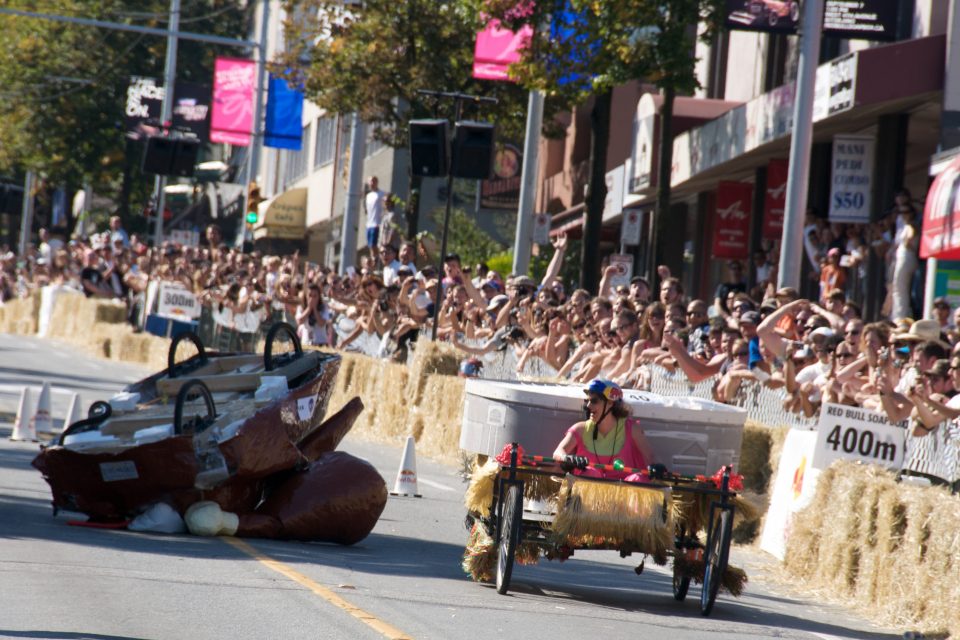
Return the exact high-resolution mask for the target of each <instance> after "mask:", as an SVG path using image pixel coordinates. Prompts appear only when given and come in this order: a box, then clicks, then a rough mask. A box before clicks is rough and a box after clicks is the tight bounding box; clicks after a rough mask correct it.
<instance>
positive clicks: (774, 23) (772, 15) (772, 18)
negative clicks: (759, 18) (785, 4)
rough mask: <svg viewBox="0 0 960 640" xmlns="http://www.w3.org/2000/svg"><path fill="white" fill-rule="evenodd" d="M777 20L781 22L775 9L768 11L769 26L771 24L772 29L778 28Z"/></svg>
mask: <svg viewBox="0 0 960 640" xmlns="http://www.w3.org/2000/svg"><path fill="white" fill-rule="evenodd" d="M777 20H779V16H778V15H777V12H776V11H774V10H773V9H767V24H769V25H770V26H771V27H775V26H777Z"/></svg>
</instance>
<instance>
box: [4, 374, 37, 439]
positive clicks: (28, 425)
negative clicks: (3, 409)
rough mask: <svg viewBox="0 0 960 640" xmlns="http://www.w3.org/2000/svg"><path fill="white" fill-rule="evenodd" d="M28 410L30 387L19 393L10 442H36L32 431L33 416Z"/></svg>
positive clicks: (35, 435) (35, 436)
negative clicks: (18, 402)
mask: <svg viewBox="0 0 960 640" xmlns="http://www.w3.org/2000/svg"><path fill="white" fill-rule="evenodd" d="M31 413H32V411H31V409H30V387H24V388H23V391H21V392H20V404H19V406H17V418H16V420H14V422H13V433H11V434H10V439H11V440H31V441H33V442H36V441H37V432H36V431H35V430H34V429H33V416H32V415H31Z"/></svg>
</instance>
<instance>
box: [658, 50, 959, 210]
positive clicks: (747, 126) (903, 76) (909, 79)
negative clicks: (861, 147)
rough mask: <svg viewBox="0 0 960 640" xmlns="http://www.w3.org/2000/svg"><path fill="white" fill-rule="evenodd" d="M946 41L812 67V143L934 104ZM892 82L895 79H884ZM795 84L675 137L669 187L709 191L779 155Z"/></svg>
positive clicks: (871, 52) (940, 82)
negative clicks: (814, 79)
mask: <svg viewBox="0 0 960 640" xmlns="http://www.w3.org/2000/svg"><path fill="white" fill-rule="evenodd" d="M945 47H946V38H945V36H931V37H927V38H918V39H914V40H906V41H903V42H898V43H895V44H891V45H886V46H882V47H876V48H872V49H863V50H861V51H857V52H855V53H851V54H848V55H845V56H841V57H839V58H837V59H835V60H832V61H830V62H828V63H826V64H823V65H820V67H819V68H818V69H817V83H816V95H815V97H814V115H813V121H814V123H815V127H814V138H815V140H829V139H830V138H831V137H832V135H833V134H835V133H849V132H851V131H857V130H860V129H864V128H867V127H869V126H871V125H873V124H875V123H876V119H877V117H878V116H880V115H883V114H885V113H904V112H906V111H910V110H912V109H915V108H917V107H919V106H921V105H924V104H926V103H929V102H935V101H936V99H937V95H938V93H939V92H941V91H942V90H943V78H944V57H945ZM892 78H895V79H896V81H895V82H893V81H891V79H892ZM795 98H796V96H795V91H794V85H793V84H789V85H784V86H781V87H778V88H777V89H774V90H773V91H770V92H768V93H765V94H763V95H761V96H758V97H756V98H754V99H753V100H751V101H749V102H747V103H745V104H743V105H741V106H738V107H736V108H734V109H731V110H730V111H728V112H726V113H724V114H723V115H721V116H720V117H718V118H716V119H715V120H711V121H710V122H708V123H707V124H705V125H703V126H701V127H697V128H694V129H691V130H689V131H687V132H685V133H682V134H680V135H678V136H676V138H675V139H674V146H673V171H672V175H671V184H672V185H673V186H674V187H675V188H679V189H680V190H682V191H696V190H699V189H703V188H710V187H711V186H712V185H713V184H715V183H716V181H717V180H720V179H729V178H731V177H734V176H733V175H732V174H735V173H736V172H738V171H743V172H747V171H750V170H751V169H752V168H755V167H756V166H758V165H759V164H762V163H763V162H764V161H765V160H766V159H769V158H772V157H777V156H784V155H786V152H787V151H788V150H789V147H790V134H791V132H792V131H793V109H794V102H795Z"/></svg>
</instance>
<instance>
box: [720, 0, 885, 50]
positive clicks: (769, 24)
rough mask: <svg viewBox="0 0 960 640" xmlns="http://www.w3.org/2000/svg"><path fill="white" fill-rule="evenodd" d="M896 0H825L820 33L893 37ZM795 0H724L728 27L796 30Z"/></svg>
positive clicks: (799, 5)
mask: <svg viewBox="0 0 960 640" xmlns="http://www.w3.org/2000/svg"><path fill="white" fill-rule="evenodd" d="M898 4H899V2H898V0H826V4H825V6H824V11H823V33H824V35H827V36H833V37H837V38H850V39H861V40H894V39H896V35H897V9H898V8H897V5H898ZM801 9H802V3H801V2H799V1H798V0H727V19H726V26H727V28H729V29H744V30H747V31H768V32H771V33H786V34H791V35H793V34H796V33H797V27H798V26H799V24H800V15H801Z"/></svg>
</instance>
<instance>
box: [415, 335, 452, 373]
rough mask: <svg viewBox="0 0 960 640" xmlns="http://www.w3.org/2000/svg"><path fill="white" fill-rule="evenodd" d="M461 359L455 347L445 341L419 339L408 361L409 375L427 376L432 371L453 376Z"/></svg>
mask: <svg viewBox="0 0 960 640" xmlns="http://www.w3.org/2000/svg"><path fill="white" fill-rule="evenodd" d="M462 359H463V356H462V355H461V353H460V352H459V351H458V350H457V349H456V347H454V346H452V345H450V344H447V343H446V342H430V341H427V340H421V341H418V342H417V348H416V350H415V351H414V353H413V360H412V361H411V363H410V375H411V376H413V377H422V376H428V375H430V374H432V373H438V374H440V375H446V376H455V375H457V372H458V371H459V369H460V360H462Z"/></svg>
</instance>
